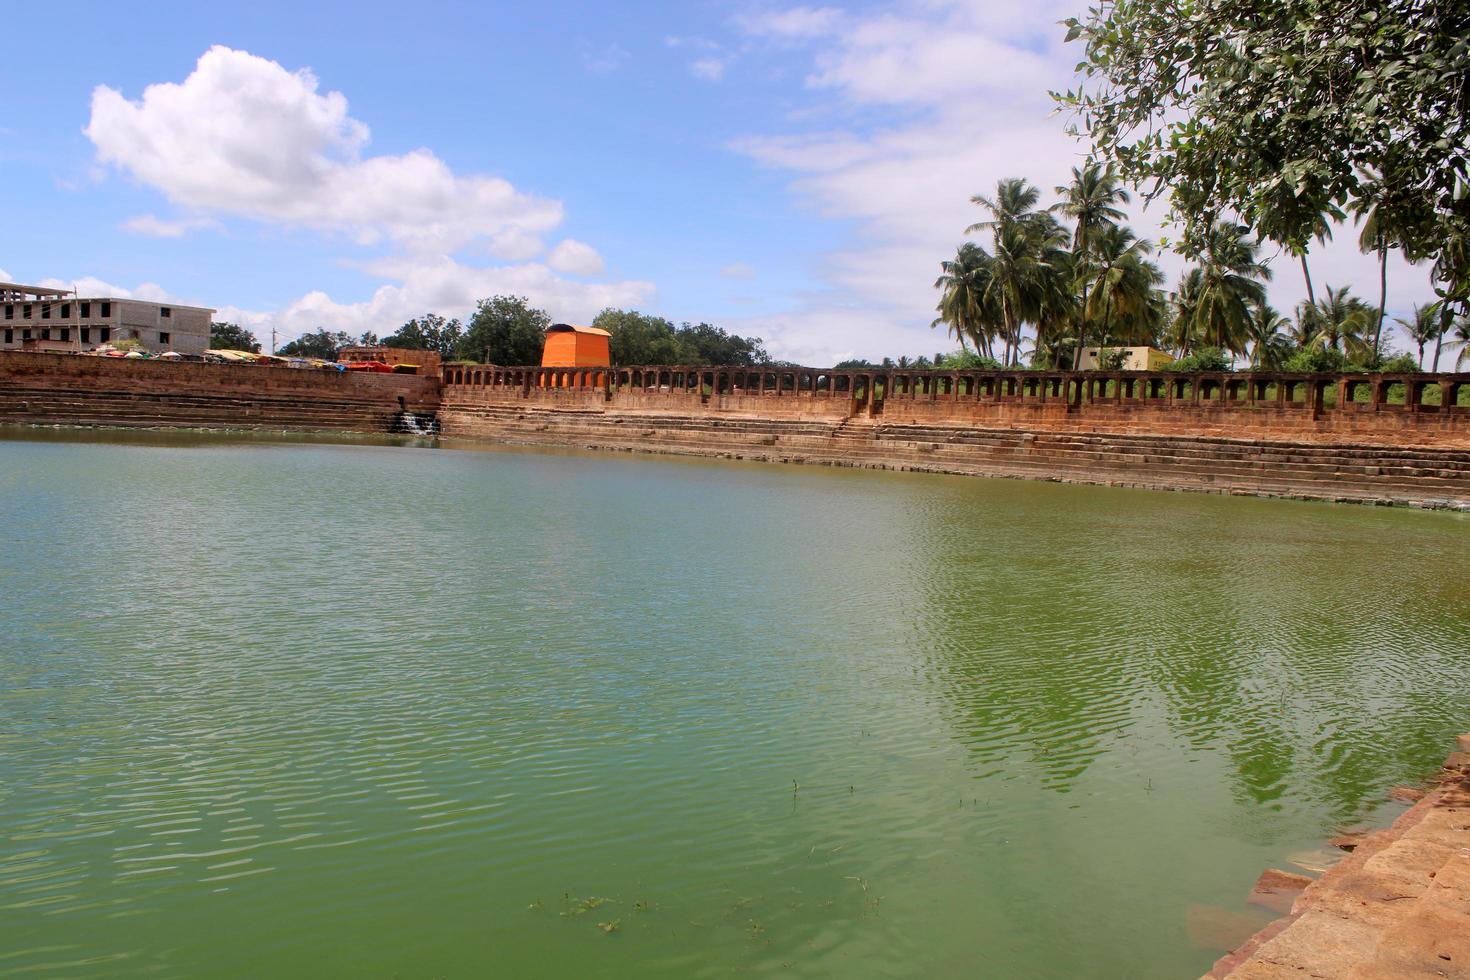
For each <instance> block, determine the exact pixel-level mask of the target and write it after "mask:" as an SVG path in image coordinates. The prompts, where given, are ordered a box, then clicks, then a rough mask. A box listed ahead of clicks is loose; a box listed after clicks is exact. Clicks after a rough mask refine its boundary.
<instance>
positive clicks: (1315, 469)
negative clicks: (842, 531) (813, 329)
mask: <svg viewBox="0 0 1470 980" xmlns="http://www.w3.org/2000/svg"><path fill="white" fill-rule="evenodd" d="M512 429H513V430H517V432H520V433H522V435H523V436H528V438H535V436H537V435H539V433H542V432H545V430H547V429H542V428H541V426H535V425H532V426H516V428H509V426H507V430H512ZM451 430H453V423H451ZM559 432H562V433H566V435H579V436H589V438H620V439H632V441H638V439H660V441H666V439H678V438H679V436H682V435H686V433H688V432H686V430H679V429H669V428H660V429H642V430H638V432H635V433H634V432H623V433H616V435H614V433H613V432H610V430H609V428H607V426H595V428H588V426H564V428H562V429H559ZM722 435H725V436H736V435H759V433H751V432H744V433H736V432H726V433H722ZM710 444H711V445H714V444H716V442H713V441H711V442H710ZM719 445H722V447H731V445H736V447H748V445H761V447H770V448H772V451H776V453H779V451H781V450H782V448H786V450H803V451H807V453H820V451H822V450H823V448H831V447H826V445H823V444H822V442H808V441H806V439H801V441H794V439H788V441H786V442H781V441H776V442H761V441H759V439H757V441H756V442H751V441H739V439H735V441H731V439H722V441H720V442H719ZM976 450H980V451H983V453H976ZM894 451H904V453H906V454H907V453H913V454H923V455H936V454H939V455H964V457H973V455H978V454H983V455H988V457H1005V458H1028V457H1029V458H1042V457H1045V458H1055V457H1061V455H1070V457H1073V458H1079V460H1085V461H1086V463H1088V464H1094V463H1100V461H1101V463H1122V464H1129V466H1132V464H1139V463H1142V464H1147V466H1158V464H1172V466H1176V467H1191V466H1192V464H1200V469H1201V472H1220V470H1222V469H1233V470H1239V469H1250V470H1273V472H1282V473H1302V475H1310V473H1317V475H1327V476H1330V478H1332V479H1338V478H1341V476H1374V478H1377V476H1385V475H1386V476H1392V475H1395V473H1394V472H1392V470H1389V472H1388V473H1382V470H1385V469H1389V467H1374V469H1377V470H1380V472H1376V473H1367V472H1366V469H1364V467H1361V466H1354V467H1351V469H1348V470H1342V469H1341V467H1339V466H1336V464H1332V463H1326V464H1323V463H1317V464H1313V463H1305V464H1295V466H1294V464H1288V463H1279V461H1269V460H1245V461H1241V460H1233V461H1232V460H1217V458H1211V457H1210V455H1208V454H1204V455H1173V454H1170V453H1167V451H1161V450H1160V448H1158V447H1150V448H1148V450H1147V451H1144V453H1141V451H1136V450H1130V448H1126V447H1125V448H1111V447H1105V445H1103V444H1097V442H1089V444H1088V447H1086V448H1085V450H1082V451H1076V450H1070V451H1069V450H1067V448H1066V447H1050V445H1045V444H1041V442H1036V444H1023V442H1016V444H1014V445H1005V447H994V445H991V447H985V445H970V444H953V442H951V444H911V442H900V441H882V442H869V441H853V442H850V444H845V445H841V451H839V453H838V455H866V457H879V455H885V454H889V455H891V454H892V453H894ZM1397 475H1399V476H1416V475H1417V476H1424V478H1436V479H1438V478H1444V476H1445V472H1444V470H1423V469H1410V467H1402V469H1401V470H1399V472H1398V473H1397Z"/></svg>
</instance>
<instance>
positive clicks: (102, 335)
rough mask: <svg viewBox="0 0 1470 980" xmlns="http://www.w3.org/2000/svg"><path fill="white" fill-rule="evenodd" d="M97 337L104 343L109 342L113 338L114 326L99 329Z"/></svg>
mask: <svg viewBox="0 0 1470 980" xmlns="http://www.w3.org/2000/svg"><path fill="white" fill-rule="evenodd" d="M97 339H98V340H100V341H101V342H102V343H104V344H105V343H107V342H108V341H109V340H111V339H112V328H111V327H103V328H102V329H100V330H98V331H97Z"/></svg>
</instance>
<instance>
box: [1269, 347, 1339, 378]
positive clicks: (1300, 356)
mask: <svg viewBox="0 0 1470 980" xmlns="http://www.w3.org/2000/svg"><path fill="white" fill-rule="evenodd" d="M1346 367H1347V357H1346V356H1344V355H1343V353H1342V351H1340V350H1338V349H1336V348H1335V347H1318V346H1314V347H1303V348H1302V349H1300V350H1298V351H1297V352H1296V353H1294V354H1292V355H1291V356H1290V357H1288V358H1286V360H1284V361H1282V362H1281V370H1283V371H1293V372H1300V371H1306V372H1335V371H1341V370H1343V369H1344V368H1346Z"/></svg>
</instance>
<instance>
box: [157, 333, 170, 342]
mask: <svg viewBox="0 0 1470 980" xmlns="http://www.w3.org/2000/svg"><path fill="white" fill-rule="evenodd" d="M158 342H159V343H160V344H166V343H168V331H167V330H160V331H158Z"/></svg>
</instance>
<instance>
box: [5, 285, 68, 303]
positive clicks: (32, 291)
mask: <svg viewBox="0 0 1470 980" xmlns="http://www.w3.org/2000/svg"><path fill="white" fill-rule="evenodd" d="M71 292H72V291H71V290H70V289H52V288H51V287H50V286H27V285H25V284H24V283H19V282H0V293H24V294H26V295H27V296H35V297H36V298H37V299H41V298H43V297H46V296H70V295H71Z"/></svg>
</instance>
